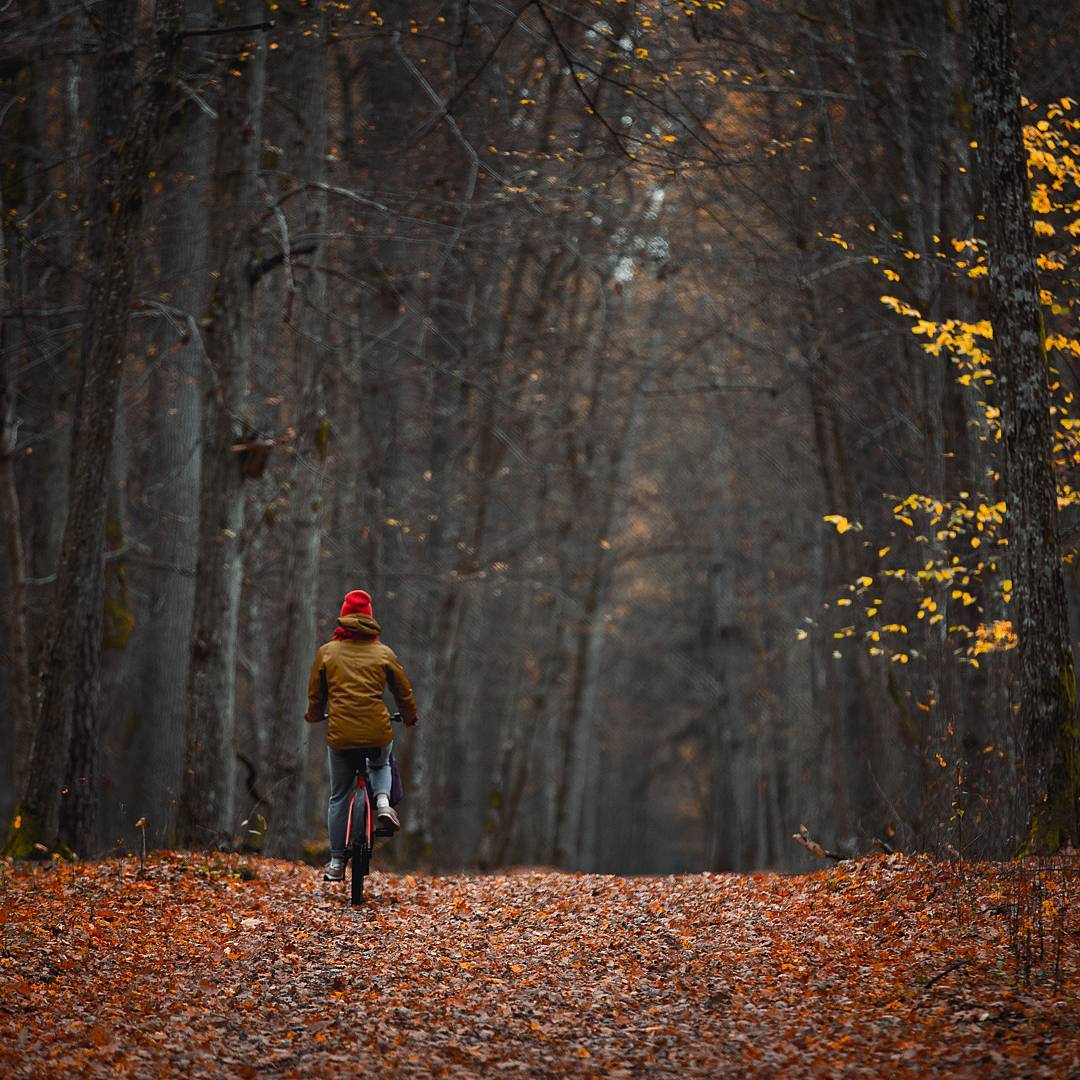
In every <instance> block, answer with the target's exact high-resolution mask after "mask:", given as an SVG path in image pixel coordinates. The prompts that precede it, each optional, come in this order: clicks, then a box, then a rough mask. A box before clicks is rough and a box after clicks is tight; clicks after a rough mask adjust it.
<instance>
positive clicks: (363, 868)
mask: <svg viewBox="0 0 1080 1080" xmlns="http://www.w3.org/2000/svg"><path fill="white" fill-rule="evenodd" d="M368 812H369V808H368V800H367V797H366V792H363V791H358V792H357V797H356V798H355V799H353V808H352V828H351V830H350V831H351V837H352V849H351V852H350V859H351V862H352V879H351V884H352V895H351V899H352V902H353V903H354V904H362V903H363V902H364V878H365V876H366V875H367V872H368V868H369V866H370V863H371V846H370V845H369V844H368V839H367V836H368V821H367V816H368Z"/></svg>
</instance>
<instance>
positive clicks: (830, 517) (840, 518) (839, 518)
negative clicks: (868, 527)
mask: <svg viewBox="0 0 1080 1080" xmlns="http://www.w3.org/2000/svg"><path fill="white" fill-rule="evenodd" d="M823 520H824V521H827V522H829V524H831V525H835V526H836V531H837V532H838V533H840V534H843V533H846V532H847V531H848V529H850V528H851V522H850V521H848V519H847V518H846V517H844V515H843V514H826V515H825V517H824V518H823Z"/></svg>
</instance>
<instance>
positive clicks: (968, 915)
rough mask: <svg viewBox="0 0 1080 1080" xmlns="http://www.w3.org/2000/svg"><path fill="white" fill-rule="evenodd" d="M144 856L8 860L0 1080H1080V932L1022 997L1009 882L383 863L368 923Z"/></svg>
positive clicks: (2, 901) (317, 898)
mask: <svg viewBox="0 0 1080 1080" xmlns="http://www.w3.org/2000/svg"><path fill="white" fill-rule="evenodd" d="M136 865H137V864H130V863H123V864H121V863H120V862H117V861H108V862H100V863H91V864H75V865H62V864H48V865H33V866H31V865H25V864H20V865H15V864H11V863H7V864H3V865H2V867H0V910H3V911H4V912H5V915H6V921H3V920H0V1073H3V1074H4V1075H5V1076H16V1077H18V1076H26V1077H30V1076H34V1077H37V1076H42V1075H53V1076H60V1075H71V1074H73V1073H80V1074H97V1073H102V1074H104V1073H110V1074H111V1073H113V1072H116V1073H120V1074H131V1075H144V1076H148V1075H154V1076H183V1075H190V1074H192V1073H194V1072H198V1073H213V1074H216V1075H224V1076H242V1077H246V1076H255V1075H259V1076H299V1075H303V1076H331V1075H333V1076H342V1075H356V1074H357V1073H358V1072H365V1073H370V1072H374V1073H376V1074H378V1075H384V1076H402V1075H408V1076H444V1075H488V1074H491V1073H494V1072H496V1071H498V1072H499V1073H508V1074H511V1075H546V1074H552V1073H560V1072H561V1073H568V1074H572V1075H596V1076H600V1075H604V1076H637V1075H641V1074H642V1073H646V1072H656V1073H661V1074H680V1075H698V1076H716V1075H761V1076H766V1075H767V1076H773V1075H784V1076H825V1075H835V1074H837V1073H844V1072H849V1073H851V1074H859V1075H876V1076H880V1075H893V1074H905V1073H906V1074H907V1075H911V1076H915V1075H926V1074H928V1073H932V1072H940V1073H948V1074H954V1075H955V1074H964V1075H990V1074H993V1075H1009V1074H1013V1075H1024V1076H1035V1075H1045V1076H1053V1075H1061V1076H1064V1075H1068V1074H1070V1073H1075V1072H1076V1070H1078V1069H1080V1049H1078V1047H1080V1040H1078V1039H1077V1035H1078V1034H1080V1030H1078V1021H1077V1016H1078V1011H1077V1008H1076V1005H1077V1000H1076V991H1077V981H1076V972H1077V963H1076V961H1077V955H1076V953H1077V949H1078V941H1077V936H1076V934H1075V929H1076V928H1075V926H1072V929H1071V931H1070V933H1068V934H1066V938H1065V940H1066V947H1067V948H1068V949H1069V950H1071V952H1070V953H1069V956H1068V957H1066V960H1067V962H1066V963H1065V964H1064V965H1063V971H1064V972H1065V973H1066V974H1065V976H1064V978H1063V979H1062V980H1061V981H1059V982H1058V983H1056V984H1054V983H1049V982H1043V983H1040V982H1039V981H1038V979H1037V978H1036V979H1035V980H1034V981H1033V983H1032V985H1031V986H1022V985H1021V983H1020V981H1019V980H1018V979H1017V978H1016V977H1015V972H1014V970H1013V968H1014V964H1013V960H1012V953H1011V951H1010V937H1009V929H1008V902H1007V899H1006V900H1005V901H1003V899H1002V898H1003V897H1006V898H1007V895H1008V889H1009V886H1008V884H1007V880H1006V878H1007V870H1006V869H1003V868H1000V867H995V866H991V865H985V866H981V867H976V868H968V871H967V873H966V875H965V876H964V877H963V879H961V878H960V877H958V875H957V874H956V872H955V871H954V870H953V869H951V868H950V867H949V866H947V865H944V864H940V863H935V862H932V861H930V860H928V859H924V858H915V857H906V856H900V855H895V854H894V855H890V856H888V857H884V856H874V857H868V858H866V859H862V860H858V861H856V862H848V863H842V864H840V865H839V866H837V867H835V868H832V869H829V870H826V871H823V872H821V873H818V874H813V875H807V876H802V877H785V876H781V875H776V874H755V875H728V874H699V875H683V876H678V877H664V878H633V879H631V878H618V877H608V876H601V875H571V874H558V873H552V872H542V871H525V872H517V873H510V874H501V875H496V876H489V877H466V876H456V877H440V878H433V877H425V876H420V875H410V876H398V875H390V874H381V873H376V874H374V875H373V877H372V879H371V882H370V891H371V894H372V900H371V902H370V903H369V904H368V905H367V906H365V907H364V908H361V909H355V910H354V909H351V908H350V907H349V906H348V905H347V903H346V896H345V890H344V889H342V888H334V889H332V890H331V891H324V888H323V886H322V885H321V883H320V882H319V880H318V877H319V875H318V873H317V871H314V870H312V869H311V868H308V867H303V866H298V865H295V864H290V863H283V862H275V861H272V860H265V859H258V860H255V859H246V860H244V859H241V858H240V857H238V856H201V855H200V856H194V855H183V854H167V855H154V856H152V857H151V858H150V859H149V860H148V862H147V864H146V867H145V870H144V873H143V874H142V876H138V875H137V874H136V872H135V866H136ZM1072 917H1073V919H1074V921H1075V912H1074V913H1072ZM1070 926H1071V924H1070ZM1070 973H1071V974H1070Z"/></svg>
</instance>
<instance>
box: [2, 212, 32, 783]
mask: <svg viewBox="0 0 1080 1080" xmlns="http://www.w3.org/2000/svg"><path fill="white" fill-rule="evenodd" d="M4 220H5V218H4V216H3V207H2V206H0V260H2V259H3V252H4V250H5V244H6V237H5V236H4V228H3V222H4ZM5 270H6V268H5V267H3V266H2V265H0V281H3V280H4V278H5ZM7 325H8V324H7V322H6V321H5V322H4V326H5V327H6V326H7ZM17 355H18V354H17V352H15V351H13V350H11V348H10V347H9V345H8V342H7V340H6V336H5V335H4V334H3V332H2V330H0V521H3V523H4V532H3V540H2V542H3V544H4V549H5V550H4V562H5V566H4V571H5V580H6V582H7V595H6V596H5V597H4V609H3V617H4V641H5V644H6V645H7V651H8V655H9V660H8V663H9V664H10V667H11V685H10V689H9V700H10V709H9V711H8V712H7V715H6V716H5V718H4V720H5V726H6V728H7V730H6V731H5V732H4V733H3V740H2V742H0V745H2V746H3V747H5V749H6V750H7V752H8V753H9V754H10V755H11V756H10V758H9V761H10V763H11V765H12V766H13V767H14V770H13V771H14V776H13V777H10V779H13V780H14V785H15V790H17V791H18V790H21V788H22V783H23V782H24V781H25V776H23V775H22V774H23V772H24V771H25V766H26V762H27V758H28V756H29V748H30V744H31V741H32V738H33V723H34V719H33V716H34V697H33V688H32V682H33V680H32V678H31V675H30V646H29V641H28V638H27V632H26V559H25V554H24V552H23V541H22V516H21V514H20V512H19V492H18V490H17V489H16V487H15V447H16V442H17V439H18V432H19V419H18V417H17V416H16V414H15V362H16V357H17ZM8 779H9V778H5V777H0V782H6V781H7V780H8Z"/></svg>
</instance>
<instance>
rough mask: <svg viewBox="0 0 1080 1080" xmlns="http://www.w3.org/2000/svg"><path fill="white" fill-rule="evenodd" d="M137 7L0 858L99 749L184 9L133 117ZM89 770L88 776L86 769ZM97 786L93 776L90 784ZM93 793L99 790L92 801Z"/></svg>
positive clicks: (107, 135)
mask: <svg viewBox="0 0 1080 1080" xmlns="http://www.w3.org/2000/svg"><path fill="white" fill-rule="evenodd" d="M136 7H137V5H136V4H135V3H134V2H133V0H116V2H115V3H112V4H109V5H108V7H107V8H106V9H105V11H104V14H103V24H102V40H101V51H100V56H99V67H98V75H97V78H98V86H99V90H98V100H97V106H96V123H95V130H96V131H97V132H98V133H99V137H100V142H99V146H98V150H99V156H98V162H97V167H96V172H95V185H94V191H93V193H92V200H91V206H92V213H91V220H92V225H91V229H92V235H91V237H90V241H89V252H90V255H91V258H90V260H89V262H90V265H94V266H99V267H100V268H101V269H100V272H99V275H98V276H97V278H96V279H95V280H94V282H93V284H92V286H91V289H90V295H89V298H88V303H87V309H86V316H85V319H84V322H83V337H82V346H81V352H80V365H79V370H80V385H79V393H78V398H77V401H76V407H75V421H74V430H73V433H72V457H71V463H72V473H71V475H72V486H71V506H70V510H69V513H68V518H67V523H66V526H65V529H64V541H63V546H62V549H61V553H60V563H59V568H58V571H57V580H56V590H55V600H54V603H53V605H52V607H53V615H52V617H51V621H50V626H49V630H48V633H47V635H46V641H45V657H44V664H43V671H42V682H43V687H44V692H43V697H42V703H41V711H40V714H39V717H38V726H37V731H36V733H35V740H34V749H33V754H32V757H31V767H30V773H29V776H28V778H27V784H26V787H25V790H24V795H23V800H22V807H21V812H20V813H19V821H20V828H19V829H13V830H12V834H11V835H10V836H9V840H8V844H7V849H8V851H9V852H11V853H21V852H25V851H26V850H28V848H29V847H30V846H31V845H32V844H33V843H34V842H43V843H46V844H55V843H56V842H58V841H59V840H60V839H61V837H60V835H59V830H60V804H61V799H62V798H63V790H64V787H65V781H69V780H70V779H71V778H69V777H67V776H65V773H66V771H67V767H68V760H69V748H70V742H71V739H72V735H73V732H75V731H77V732H79V733H80V737H87V735H89V738H90V739H91V744H92V745H95V746H96V740H97V728H98V725H97V686H98V678H99V674H100V663H101V635H102V603H103V596H104V587H105V573H104V571H105V566H104V559H103V549H104V542H105V521H106V507H107V501H108V500H107V490H108V480H109V460H110V456H111V453H112V441H113V432H114V428H115V422H116V411H117V402H118V395H119V390H120V383H121V378H122V376H123V371H124V357H125V353H126V348H127V326H128V309H129V307H130V304H131V297H132V291H133V278H132V274H133V270H134V261H135V249H136V243H137V238H138V231H139V226H140V223H141V220H142V206H143V192H144V186H145V184H146V176H147V172H148V171H149V165H150V162H151V155H152V153H153V152H154V150H155V149H156V145H157V134H158V131H159V129H160V127H161V122H162V119H163V118H164V116H165V114H166V111H167V110H168V108H169V106H170V104H171V103H172V101H173V99H174V95H175V89H174V86H175V77H174V76H175V65H176V60H177V56H178V54H179V44H180V27H181V18H182V15H183V9H184V5H183V0H159V2H158V4H157V7H156V10H155V15H154V25H153V32H154V48H153V54H152V57H151V60H150V64H149V68H148V71H147V73H146V77H145V80H144V83H143V86H144V90H143V92H142V94H141V95H140V98H139V101H138V104H137V105H136V107H135V109H134V111H132V109H131V97H132V90H133V81H134V70H135V42H136V30H135V16H136ZM91 772H92V770H91ZM88 779H89V780H90V782H91V783H93V776H92V775H91V776H90V777H89V778H88ZM94 794H95V795H96V791H95V793H94ZM95 801H96V800H95V798H90V799H87V800H85V801H84V802H83V804H82V810H81V812H80V813H79V814H78V815H77V816H76V818H75V820H74V821H71V822H70V824H71V833H70V834H69V835H67V836H65V837H64V838H63V839H64V840H65V841H66V842H67V843H68V844H69V845H71V846H73V847H74V848H75V849H76V850H78V851H80V852H81V853H83V854H86V853H89V852H91V851H92V850H93V849H94V847H95V844H96V836H95V832H96V821H95Z"/></svg>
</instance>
